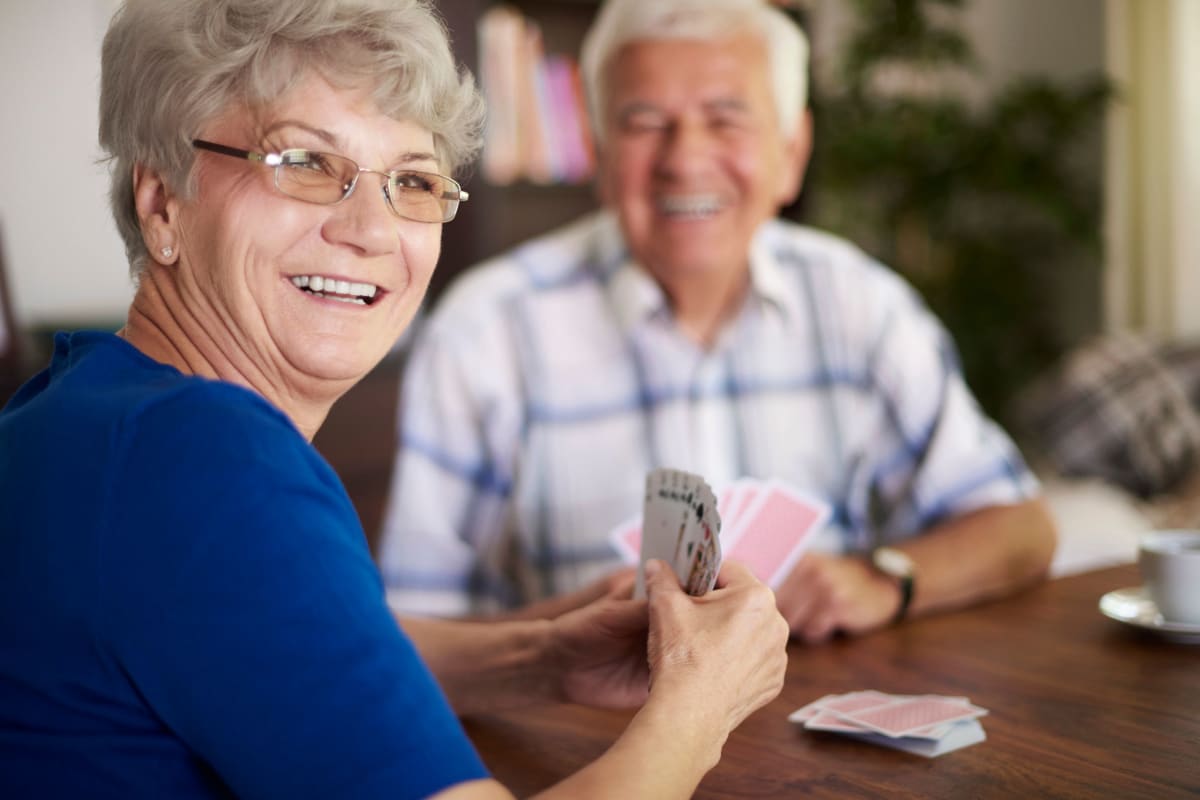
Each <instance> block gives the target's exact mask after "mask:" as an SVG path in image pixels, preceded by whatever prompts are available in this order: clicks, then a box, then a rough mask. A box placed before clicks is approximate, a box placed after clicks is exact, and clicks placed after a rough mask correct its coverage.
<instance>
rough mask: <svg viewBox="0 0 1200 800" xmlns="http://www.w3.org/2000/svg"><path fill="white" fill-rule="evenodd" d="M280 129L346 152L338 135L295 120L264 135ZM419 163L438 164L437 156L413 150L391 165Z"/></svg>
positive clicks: (401, 155) (281, 123)
mask: <svg viewBox="0 0 1200 800" xmlns="http://www.w3.org/2000/svg"><path fill="white" fill-rule="evenodd" d="M280 128H299V129H300V130H302V131H304V132H305V133H309V134H311V135H313V136H315V137H317V138H318V139H320V140H321V141H323V142H325V143H326V144H328V145H329V147H330V148H331V149H333V150H335V151H337V152H339V153H340V152H342V151H343V150H345V145H344V144H343V143H342V140H341V139H340V138H338V136H337V134H335V133H333V132H331V131H327V130H325V129H324V128H314V127H313V126H311V125H308V124H306V123H303V122H300V121H299V120H293V119H285V120H280V121H279V122H276V123H275V124H273V125H271V126H270V127H269V128H267V129H266V130H265V131H264V132H263V133H264V135H267V134H271V133H274V132H275V131H277V130H279V129H280ZM418 161H432V162H433V163H435V164H436V163H438V159H437V155H436V154H434V153H431V152H426V151H424V150H413V151H409V152H407V153H401V154H400V155H399V156H397V157H396V158H394V159H392V160H391V161H390V162H389V163H391V164H392V165H395V166H404V165H406V164H412V163H414V162H418Z"/></svg>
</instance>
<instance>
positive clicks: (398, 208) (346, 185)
mask: <svg viewBox="0 0 1200 800" xmlns="http://www.w3.org/2000/svg"><path fill="white" fill-rule="evenodd" d="M192 146H193V147H195V148H196V149H198V150H210V151H212V152H214V153H220V154H221V155H223V156H232V157H233V158H244V159H246V160H247V161H254V162H256V163H259V164H262V165H264V166H267V167H273V168H274V170H275V188H276V189H278V190H279V191H280V192H282V193H283V194H285V195H287V196H288V197H294V198H295V199H297V200H303V201H305V202H306V203H317V204H319V205H325V206H331V205H335V204H337V203H340V202H342V201H343V200H345V199H346V198H347V197H349V196H350V195H351V194H353V193H354V187H355V186H357V185H358V178H359V176H360V175H362V174H363V173H364V172H370V173H374V174H376V175H382V176H383V177H385V178H387V180H386V181H384V183H383V196H384V199H386V200H387V204H388V207H389V208H391V209H392V211H393V212H394V213H395V214H396V216H398V217H403V218H404V219H409V220H413V221H414V222H449V221H450V220H452V219H454V215H455V214H457V213H458V204H459V203H463V202H466V200H467V198H468V197H469V195H468V194H467V193H466V192H464V191H463V190H462V187H461V186H459V185H458V182H457V181H455V180H453V179H452V178H447V177H446V176H445V175H438V174H437V173H435V172H418V171H416V170H391V171H389V172H381V171H380V170H377V169H367V168H366V167H360V166H359V165H358V163H357V162H355V161H352V160H350V159H349V158H346V157H345V156H339V155H335V154H334V153H319V152H317V151H315V150H284V151H282V152H279V153H255V152H253V151H250V150H239V149H238V148H236V147H227V146H225V145H223V144H216V143H215V142H206V141H204V140H203V139H193V140H192Z"/></svg>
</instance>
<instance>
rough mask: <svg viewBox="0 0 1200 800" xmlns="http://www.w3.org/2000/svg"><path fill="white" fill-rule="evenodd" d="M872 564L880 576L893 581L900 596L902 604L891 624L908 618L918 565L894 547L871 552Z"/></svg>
mask: <svg viewBox="0 0 1200 800" xmlns="http://www.w3.org/2000/svg"><path fill="white" fill-rule="evenodd" d="M870 564H871V566H872V567H873V568H874V569H875V571H876V572H878V573H879V574H880V575H882V576H884V577H886V578H887V579H888V580H890V581H892V582H893V584H894V585H895V587H896V590H897V592H898V593H899V595H900V602H899V604H898V605H897V607H896V611H895V613H894V614H893V615H892V618H891V621H890V622H891V624H893V625H894V624H896V623H897V622H900V621H901V620H903V619H904V618H905V617H906V616H908V609H909V608H910V607H911V605H912V598H913V593H914V591H915V589H916V573H917V569H916V564H914V563H913V560H912V559H911V558H909V556H908V555H907V554H906V553H904V552H903V551H901V550H897V549H896V548H894V547H877V548H875V550H873V551H872V552H871V558H870Z"/></svg>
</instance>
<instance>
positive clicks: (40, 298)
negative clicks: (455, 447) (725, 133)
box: [0, 0, 1200, 343]
mask: <svg viewBox="0 0 1200 800" xmlns="http://www.w3.org/2000/svg"><path fill="white" fill-rule="evenodd" d="M889 2H890V0H889ZM116 5H117V0H41V2H38V3H26V2H20V0H0V107H2V108H3V112H2V113H3V120H4V121H3V123H2V124H0V153H3V156H4V172H3V176H4V177H3V179H2V180H0V246H2V247H3V248H4V256H5V260H6V263H7V273H8V274H7V285H8V290H9V293H10V295H11V297H10V300H11V306H12V309H13V314H14V316H15V317H16V319H17V320H18V322H19V323H20V324H21V325H22V326H23V327H24V328H26V329H44V328H52V327H56V326H75V325H81V324H98V325H116V324H119V323H120V320H121V318H122V317H123V314H124V311H125V307H126V305H127V303H128V301H129V298H130V296H131V294H132V288H131V286H130V284H129V280H128V277H127V269H126V265H125V263H124V259H123V255H122V247H121V244H120V241H119V239H118V237H117V235H116V233H115V232H114V230H113V226H112V222H111V218H110V215H109V211H108V208H107V204H106V189H107V178H106V174H105V168H104V167H103V166H102V165H100V164H98V162H97V159H98V157H99V150H98V146H97V144H96V132H95V131H96V100H97V87H98V80H99V45H100V40H101V38H102V36H103V32H104V28H105V25H106V23H107V20H108V17H109V16H110V14H111V13H112V11H113V10H114V8H115V7H116ZM439 5H440V6H441V8H442V10H443V13H445V14H446V16H447V19H448V21H449V24H450V26H451V29H452V33H453V35H454V39H455V46H456V49H457V50H459V54H460V56H461V57H462V58H463V59H464V60H465V61H466V62H467V63H469V64H471V65H472V66H475V62H474V60H475V56H476V53H475V44H476V40H475V37H476V31H475V30H474V24H475V22H476V21H477V19H478V18H479V16H480V15H481V14H482V13H483V12H484V11H486V10H488V9H490V8H492V7H494V6H495V5H496V3H493V2H487V1H486V0H443V2H441V3H439ZM515 5H516V6H517V8H518V9H519V10H520V11H522V12H523V13H524V14H527V15H528V16H530V17H531V18H533V19H534V20H538V19H539V18H541V19H542V21H543V22H544V23H545V26H546V36H545V39H546V43H545V44H546V47H547V50H552V49H554V48H555V47H558V48H560V49H563V50H565V51H566V52H568V53H572V52H573V50H574V47H575V46H576V45H577V40H578V35H579V34H580V33H581V32H582V29H583V28H584V27H586V24H587V21H588V20H589V19H590V17H591V15H592V14H593V13H594V10H595V8H596V6H597V3H595V2H587V0H561V1H560V2H554V0H517V2H516V3H515ZM899 5H901V6H903V5H905V4H904V3H899ZM908 5H913V4H908ZM916 5H917V6H931V7H932V9H931V10H930V13H931V15H932V17H933V18H934V19H935V21H937V22H939V24H940V23H943V22H944V23H945V24H947V25H950V26H952V27H954V28H955V29H958V30H961V33H962V36H963V37H964V39H965V41H966V42H967V43H968V45H969V49H970V51H971V53H972V54H973V58H974V61H975V67H974V68H973V69H972V70H968V71H967V72H968V73H969V74H968V75H967V77H965V78H964V77H962V76H959V77H957V78H953V79H952V81H957V83H955V88H956V91H957V92H958V94H959V96H960V97H961V99H962V100H963V102H964V103H965V106H964V107H965V108H966V109H967V111H972V110H978V109H980V108H986V107H987V105H988V103H989V102H992V100H993V99H994V97H995V95H996V93H997V92H1000V91H1002V90H1003V88H1004V87H1006V86H1010V85H1012V84H1013V83H1014V82H1019V81H1021V80H1023V79H1026V78H1030V77H1033V78H1037V79H1042V80H1046V81H1050V82H1051V83H1054V84H1056V85H1062V86H1070V87H1074V86H1077V85H1079V84H1080V82H1081V81H1084V80H1086V79H1088V78H1089V77H1095V76H1099V75H1103V74H1105V73H1107V74H1108V75H1110V76H1111V77H1112V78H1113V80H1114V82H1115V83H1114V85H1115V86H1116V87H1117V94H1116V95H1115V96H1114V97H1115V102H1109V103H1107V105H1106V110H1105V111H1104V116H1103V117H1102V120H1101V122H1098V123H1097V125H1096V126H1095V129H1094V130H1093V131H1092V132H1091V133H1087V132H1084V133H1081V134H1080V135H1079V136H1077V137H1076V138H1077V139H1078V141H1077V142H1075V143H1074V144H1073V145H1072V146H1071V148H1069V152H1070V160H1071V164H1072V167H1073V169H1075V170H1077V172H1078V173H1079V174H1084V175H1088V176H1090V177H1091V178H1092V179H1093V182H1094V186H1095V198H1094V199H1095V203H1096V207H1097V209H1098V210H1099V211H1098V213H1099V216H1098V218H1097V219H1098V221H1097V223H1096V224H1097V228H1096V230H1095V231H1094V232H1093V233H1094V234H1095V238H1096V241H1097V243H1098V244H1099V243H1103V244H1105V245H1106V246H1105V247H1103V248H1101V247H1099V246H1097V247H1096V248H1095V249H1094V250H1093V251H1091V252H1090V253H1089V252H1088V251H1086V248H1085V250H1084V251H1083V255H1080V253H1074V254H1073V255H1071V256H1069V257H1064V262H1063V263H1064V264H1067V266H1064V267H1063V268H1062V269H1058V270H1052V271H1047V272H1046V274H1044V275H1043V278H1044V281H1043V284H1042V290H1043V295H1042V296H1041V298H1042V299H1041V300H1039V302H1043V301H1044V302H1046V303H1048V304H1049V307H1050V311H1049V314H1050V316H1051V317H1053V319H1054V320H1055V322H1054V324H1055V326H1056V331H1055V335H1056V336H1060V337H1061V339H1062V341H1063V342H1068V343H1069V342H1072V341H1076V340H1079V339H1081V338H1085V337H1086V336H1088V335H1090V334H1091V333H1093V332H1095V331H1097V330H1102V329H1105V328H1130V329H1136V330H1148V331H1151V332H1154V333H1158V334H1161V335H1182V334H1191V333H1197V332H1200V314H1196V313H1194V312H1193V311H1192V308H1193V306H1195V305H1196V304H1197V303H1200V263H1198V262H1200V243H1198V239H1197V237H1198V236H1200V226H1197V225H1196V224H1194V223H1193V222H1192V219H1193V217H1194V216H1195V210H1196V209H1197V208H1198V207H1200V189H1198V187H1200V155H1198V153H1197V151H1198V150H1200V136H1196V135H1195V131H1196V130H1200V80H1198V79H1197V78H1196V76H1197V75H1200V64H1198V63H1197V62H1198V60H1200V54H1198V52H1197V48H1195V47H1194V46H1193V44H1194V43H1195V42H1197V41H1200V2H1197V1H1196V0H1053V1H1052V2H1045V0H964V2H962V3H956V2H928V3H917V4H916ZM959 5H961V6H962V8H961V9H959V8H957V6H959ZM796 6H797V10H796V13H798V14H799V15H800V16H802V17H803V18H804V19H805V21H806V23H807V24H808V25H809V27H810V29H811V31H812V37H813V42H814V59H815V63H816V69H817V71H818V78H819V81H818V82H819V84H820V85H821V87H822V91H823V92H824V93H825V95H827V96H834V95H836V94H837V93H838V92H839V91H844V88H845V87H844V86H841V87H839V85H838V77H837V74H836V72H837V66H836V65H837V63H838V61H839V59H840V58H842V57H844V55H845V52H844V51H845V47H846V43H847V42H848V41H850V40H851V39H852V38H853V36H854V30H855V26H856V25H857V24H858V23H861V21H862V16H863V12H862V9H863V5H862V3H860V2H859V0H808V1H807V2H801V3H798V4H796ZM942 6H944V8H942ZM564 21H565V22H564ZM564 28H566V29H568V30H569V32H568V33H566V34H563V33H562V32H561V31H562V30H563V29H564ZM896 74H899V75H901V76H903V70H901V71H899V72H898V73H896ZM894 77H895V75H893V78H894ZM918 88H919V87H918ZM893 89H895V87H893ZM901 93H903V90H902V89H901ZM831 107H832V106H831ZM1102 132H1106V133H1104V135H1101V134H1102ZM825 135H826V136H827V137H828V136H829V134H828V132H826V134H825ZM998 141H1002V139H998ZM1064 152H1066V151H1064ZM821 169H822V166H821V164H819V163H818V164H817V165H816V166H815V173H814V181H816V184H815V185H816V186H822V185H825V184H822V183H820V179H821ZM483 183H484V180H483V178H482V176H481V175H480V174H478V173H476V174H475V175H473V176H472V177H471V178H470V182H469V183H468V188H470V189H471V191H472V194H473V195H476V192H477V190H479V191H480V200H481V202H480V203H478V204H477V203H476V202H474V198H473V201H472V202H471V203H469V204H467V206H465V207H464V214H463V221H462V224H460V222H459V221H456V222H455V223H454V224H453V225H452V226H450V227H448V228H447V234H446V236H447V247H446V257H445V259H444V264H443V267H442V269H441V270H440V272H442V275H441V276H439V277H440V279H441V280H442V283H443V284H444V282H445V279H446V278H447V277H448V276H450V275H451V274H453V273H454V272H456V271H457V270H459V269H461V268H462V267H464V266H466V265H467V264H469V263H471V262H472V261H474V260H477V259H478V258H482V257H484V256H487V255H490V254H491V253H492V252H495V251H496V250H497V249H499V248H500V247H501V246H504V245H507V244H509V243H510V241H511V240H512V239H516V238H523V237H524V236H526V235H530V234H532V233H536V232H538V231H539V230H542V229H545V228H547V227H550V226H551V225H552V224H555V223H557V222H558V221H559V220H558V219H555V218H554V217H553V212H555V211H557V212H558V213H560V214H566V213H567V212H568V211H569V212H570V213H572V214H573V213H574V209H573V208H572V207H571V205H570V204H565V203H562V202H560V197H559V195H556V194H555V192H554V190H553V189H548V188H546V187H541V186H535V185H530V184H529V183H528V182H524V183H522V184H520V185H518V186H516V187H513V188H511V189H506V190H504V193H503V194H498V195H496V196H497V197H499V198H500V199H501V200H502V202H497V203H496V204H493V205H492V206H491V207H490V213H489V206H488V200H487V187H485V186H483V185H482V184H483ZM572 191H573V192H574V195H573V196H574V197H576V198H578V204H579V205H580V206H581V207H582V206H586V205H590V204H591V203H592V202H593V201H592V199H591V197H590V194H591V193H590V190H589V189H588V188H587V187H586V186H584V187H576V188H575V189H573V190H572ZM1101 193H1103V195H1102V194H1101ZM811 194H813V195H814V196H812V197H811V198H806V199H805V200H804V201H803V202H802V208H801V209H800V212H801V213H800V218H802V219H805V220H806V221H821V220H822V219H823V217H824V216H827V214H826V213H825V212H827V211H828V210H829V208H830V207H831V206H835V205H836V203H834V202H833V201H827V202H825V208H824V209H823V208H822V203H823V200H822V196H821V194H820V193H819V192H817V191H816V190H815V189H814V191H813V192H811ZM1102 196H1103V197H1104V198H1105V203H1104V204H1103V206H1100V204H1099V203H1100V198H1101V197H1102ZM472 214H474V216H471V215H472ZM505 215H507V216H505ZM868 238H870V237H868ZM926 238H929V237H926ZM876 240H877V241H881V240H882V237H880V236H876ZM936 244H937V242H936V237H934V245H936ZM864 245H866V246H867V247H868V248H871V247H872V246H873V242H871V241H866V242H864ZM880 255H881V257H886V255H888V254H887V253H881V254H880ZM1089 259H1091V261H1090V262H1089ZM971 313H974V311H963V314H964V315H969V314H971ZM982 313H986V310H985V311H984V312H982ZM1005 313H1008V312H1005Z"/></svg>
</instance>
